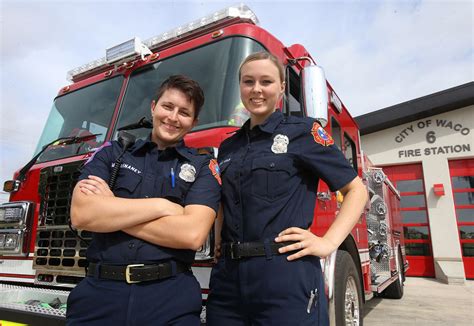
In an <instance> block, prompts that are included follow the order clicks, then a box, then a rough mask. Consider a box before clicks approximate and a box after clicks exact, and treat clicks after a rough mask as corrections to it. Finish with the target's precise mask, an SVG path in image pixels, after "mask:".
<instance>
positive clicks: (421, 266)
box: [383, 164, 435, 277]
mask: <svg viewBox="0 0 474 326" xmlns="http://www.w3.org/2000/svg"><path fill="white" fill-rule="evenodd" d="M383 170H384V171H385V173H386V174H387V175H388V177H389V179H390V180H391V181H392V182H393V183H394V185H395V186H396V187H397V189H398V190H399V191H400V196H401V198H400V210H401V213H402V223H403V234H404V237H405V250H406V255H407V259H408V262H409V263H410V269H409V270H408V272H407V276H424V277H434V276H435V272H434V263H433V251H432V249H431V236H430V227H429V217H428V210H427V209H426V197H425V187H424V182H423V169H422V166H421V164H407V165H397V166H387V167H383Z"/></svg>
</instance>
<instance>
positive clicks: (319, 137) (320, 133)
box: [311, 122, 334, 146]
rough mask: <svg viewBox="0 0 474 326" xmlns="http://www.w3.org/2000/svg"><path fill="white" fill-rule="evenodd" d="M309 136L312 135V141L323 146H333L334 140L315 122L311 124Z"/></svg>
mask: <svg viewBox="0 0 474 326" xmlns="http://www.w3.org/2000/svg"><path fill="white" fill-rule="evenodd" d="M311 134H312V135H313V138H314V141H315V142H317V143H318V144H321V145H323V146H330V145H332V144H334V139H332V137H331V136H330V135H329V134H328V133H327V132H326V130H324V129H323V127H321V126H320V125H319V124H318V123H317V122H315V123H313V128H312V129H311Z"/></svg>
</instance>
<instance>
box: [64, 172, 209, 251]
mask: <svg viewBox="0 0 474 326" xmlns="http://www.w3.org/2000/svg"><path fill="white" fill-rule="evenodd" d="M215 216H216V213H215V211H214V210H213V209H212V208H210V207H208V206H205V205H186V206H185V207H184V208H183V207H182V206H180V205H177V204H175V203H173V202H170V201H169V200H167V199H164V198H138V199H131V198H119V197H115V196H114V194H113V193H112V191H111V190H110V189H109V187H108V185H107V183H106V182H105V181H104V180H102V179H101V178H99V177H95V176H89V178H88V179H84V180H81V181H79V182H78V183H77V185H76V187H75V188H74V192H73V197H72V204H71V222H72V225H74V227H76V228H79V229H82V230H88V231H94V232H103V233H106V232H115V231H120V230H121V231H123V232H125V233H128V234H130V235H132V236H134V237H136V238H139V239H142V240H145V241H147V242H150V243H153V244H156V245H160V246H164V247H168V248H174V249H191V250H198V249H199V248H200V247H201V246H202V245H203V243H204V242H205V241H206V238H207V235H208V233H209V230H210V229H211V227H212V224H213V222H214V219H215Z"/></svg>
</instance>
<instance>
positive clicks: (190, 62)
mask: <svg viewBox="0 0 474 326" xmlns="http://www.w3.org/2000/svg"><path fill="white" fill-rule="evenodd" d="M262 50H263V47H262V46H261V45H260V44H258V43H257V42H255V41H254V40H251V39H249V38H245V37H229V38H226V39H222V40H220V41H218V42H214V43H211V44H209V45H206V46H202V47H199V48H196V49H193V50H191V51H188V52H184V53H180V54H178V55H175V56H173V57H170V58H166V59H164V60H162V61H157V62H155V63H153V64H150V65H147V66H145V67H142V68H141V69H138V70H137V71H135V72H134V73H133V74H132V75H131V77H130V81H129V83H128V87H127V90H126V94H125V97H124V101H123V105H122V108H121V110H120V113H119V118H118V123H117V128H119V127H122V126H125V125H128V124H131V123H134V122H137V121H139V120H140V118H142V117H147V118H150V117H151V115H150V104H151V101H152V99H153V97H154V95H155V94H156V91H157V90H158V88H159V86H160V84H161V83H162V82H163V81H164V80H165V79H166V78H167V77H169V76H170V75H177V74H183V75H186V76H189V77H191V78H193V79H194V80H196V81H197V82H199V84H200V85H201V87H202V89H203V91H204V95H205V103H204V106H203V108H202V110H201V113H200V115H199V123H198V125H197V126H196V127H195V128H194V131H197V130H203V129H209V128H214V127H224V126H237V127H240V126H241V125H242V124H243V123H244V122H245V121H246V120H247V118H248V116H247V114H246V110H245V109H244V108H243V106H242V104H241V102H240V93H239V80H238V70H239V66H240V63H241V62H242V60H243V59H244V58H245V57H246V56H247V55H249V54H250V53H253V52H257V51H262ZM131 132H132V133H134V134H135V136H137V137H138V138H145V137H146V136H148V134H149V132H150V130H149V129H148V130H147V129H138V130H133V131H131Z"/></svg>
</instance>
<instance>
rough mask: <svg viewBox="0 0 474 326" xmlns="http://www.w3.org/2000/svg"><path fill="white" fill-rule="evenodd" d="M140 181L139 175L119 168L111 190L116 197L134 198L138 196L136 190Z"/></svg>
mask: <svg viewBox="0 0 474 326" xmlns="http://www.w3.org/2000/svg"><path fill="white" fill-rule="evenodd" d="M141 181H142V177H141V175H139V174H136V173H133V172H131V171H127V170H125V171H124V169H121V171H120V173H119V175H118V177H117V181H116V183H115V188H114V191H113V192H114V194H115V195H116V196H117V197H124V198H135V197H137V196H138V193H137V192H136V190H137V187H138V184H139V183H140V182H141Z"/></svg>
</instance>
